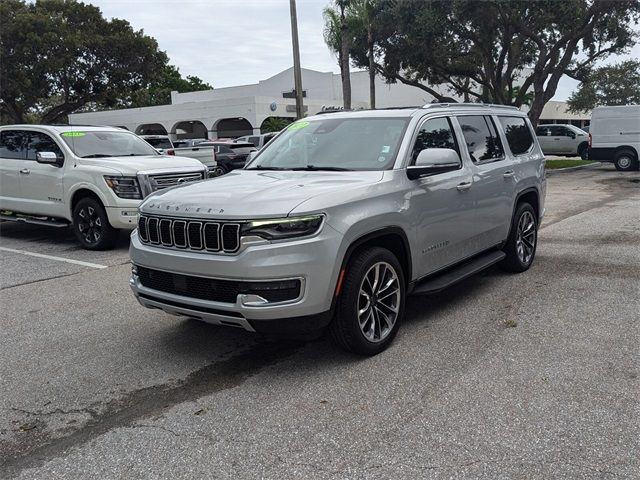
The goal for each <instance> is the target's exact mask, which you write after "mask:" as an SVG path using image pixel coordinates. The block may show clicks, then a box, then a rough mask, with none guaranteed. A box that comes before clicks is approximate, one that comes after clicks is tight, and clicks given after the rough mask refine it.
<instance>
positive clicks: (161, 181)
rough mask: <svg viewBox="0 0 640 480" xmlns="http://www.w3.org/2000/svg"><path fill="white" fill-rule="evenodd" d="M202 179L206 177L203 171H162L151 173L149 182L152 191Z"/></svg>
mask: <svg viewBox="0 0 640 480" xmlns="http://www.w3.org/2000/svg"><path fill="white" fill-rule="evenodd" d="M202 179H204V176H203V174H202V173H201V172H191V173H162V174H157V175H149V182H150V184H151V191H152V192H155V191H157V190H162V189H165V188H169V187H175V186H176V185H183V184H185V183H191V182H197V181H199V180H202Z"/></svg>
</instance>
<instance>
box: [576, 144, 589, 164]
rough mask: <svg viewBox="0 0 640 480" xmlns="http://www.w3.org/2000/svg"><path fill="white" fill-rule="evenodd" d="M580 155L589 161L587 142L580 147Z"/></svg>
mask: <svg viewBox="0 0 640 480" xmlns="http://www.w3.org/2000/svg"><path fill="white" fill-rule="evenodd" d="M578 155H579V156H580V158H581V159H582V160H589V144H588V143H587V142H584V143H581V144H580V145H578Z"/></svg>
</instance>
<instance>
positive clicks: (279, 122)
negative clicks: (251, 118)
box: [260, 117, 291, 133]
mask: <svg viewBox="0 0 640 480" xmlns="http://www.w3.org/2000/svg"><path fill="white" fill-rule="evenodd" d="M290 123H291V119H288V118H281V117H269V118H267V119H266V120H265V121H264V122H262V127H261V128H260V131H261V132H262V133H270V132H279V131H280V130H282V129H283V128H287V126H288V125H289V124H290Z"/></svg>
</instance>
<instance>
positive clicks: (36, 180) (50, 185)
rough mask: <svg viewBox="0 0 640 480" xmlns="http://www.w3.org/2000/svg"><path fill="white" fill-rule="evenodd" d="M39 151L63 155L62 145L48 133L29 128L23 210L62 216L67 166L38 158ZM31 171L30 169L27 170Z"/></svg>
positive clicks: (22, 189)
mask: <svg viewBox="0 0 640 480" xmlns="http://www.w3.org/2000/svg"><path fill="white" fill-rule="evenodd" d="M38 152H53V153H55V154H57V155H58V156H60V157H63V153H62V149H61V148H60V147H59V146H58V144H57V143H56V142H55V141H54V140H53V138H51V137H50V136H49V135H47V134H46V133H43V132H34V131H31V132H29V137H28V141H27V161H26V162H24V163H25V169H24V171H23V173H22V174H21V177H20V181H21V183H20V196H21V197H22V198H21V203H22V205H23V206H22V207H21V211H23V212H24V213H32V214H38V215H47V216H52V217H62V216H64V215H65V210H66V208H65V204H64V188H63V185H62V179H63V169H64V166H62V167H59V166H56V165H47V164H43V163H38V162H37V161H36V154H37V153H38ZM27 171H28V172H27Z"/></svg>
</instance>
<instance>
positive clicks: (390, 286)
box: [330, 247, 405, 355]
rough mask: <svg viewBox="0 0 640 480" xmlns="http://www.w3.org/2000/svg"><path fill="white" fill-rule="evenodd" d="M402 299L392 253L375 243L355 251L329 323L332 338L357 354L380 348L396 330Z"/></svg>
mask: <svg viewBox="0 0 640 480" xmlns="http://www.w3.org/2000/svg"><path fill="white" fill-rule="evenodd" d="M404 301H405V282H404V276H403V272H402V267H401V265H400V262H398V259H397V258H396V257H395V255H393V254H392V253H391V252H390V251H389V250H386V249H384V248H379V247H374V248H368V249H366V250H362V251H361V252H358V253H356V254H355V257H354V258H353V259H352V260H351V261H350V262H349V265H348V266H347V270H346V273H345V277H344V286H343V288H342V292H341V294H340V298H339V299H338V304H337V311H336V317H335V318H334V319H333V322H332V323H331V326H330V331H331V334H332V337H333V339H334V340H335V342H336V343H337V344H338V345H339V346H340V347H342V348H344V349H345V350H348V351H350V352H354V353H358V354H360V355H376V354H377V353H380V352H382V351H383V350H385V349H386V348H387V347H388V346H389V344H390V343H391V342H392V341H393V338H394V337H395V335H396V333H397V332H398V328H399V327H400V322H401V320H402V318H403V316H404Z"/></svg>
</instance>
